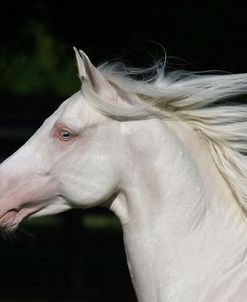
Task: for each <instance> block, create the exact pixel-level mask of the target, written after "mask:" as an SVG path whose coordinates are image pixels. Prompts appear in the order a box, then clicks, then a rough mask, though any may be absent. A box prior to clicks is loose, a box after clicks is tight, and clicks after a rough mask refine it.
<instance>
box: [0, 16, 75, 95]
mask: <svg viewBox="0 0 247 302" xmlns="http://www.w3.org/2000/svg"><path fill="white" fill-rule="evenodd" d="M19 41H20V42H19V43H27V41H30V45H32V47H26V48H23V49H25V50H22V51H21V52H19V53H16V52H15V50H14V49H10V48H9V47H7V46H3V47H1V48H0V71H1V81H0V93H5V94H6V93H11V94H14V95H21V96H25V95H37V94H47V93H52V94H55V95H59V96H67V95H70V94H71V93H73V92H75V91H76V90H78V89H79V80H78V78H77V70H76V63H75V60H74V57H73V50H72V49H68V47H66V45H64V44H62V43H61V41H56V39H54V37H53V36H52V35H51V34H50V33H48V31H47V30H46V29H45V28H44V26H42V25H40V24H38V23H37V22H29V24H28V26H27V27H25V28H23V30H22V31H21V33H20V37H19Z"/></svg>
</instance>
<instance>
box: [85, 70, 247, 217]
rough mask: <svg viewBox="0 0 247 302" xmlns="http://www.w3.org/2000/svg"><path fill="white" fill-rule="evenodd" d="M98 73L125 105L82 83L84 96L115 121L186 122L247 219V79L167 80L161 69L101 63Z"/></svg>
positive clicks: (174, 76) (183, 76) (179, 75)
mask: <svg viewBox="0 0 247 302" xmlns="http://www.w3.org/2000/svg"><path fill="white" fill-rule="evenodd" d="M99 69H100V71H101V72H102V73H103V74H104V76H105V78H106V79H107V80H108V81H109V82H110V83H111V84H112V86H114V88H115V89H117V91H118V93H119V94H120V96H121V95H122V96H123V99H124V100H125V101H126V105H125V106H124V107H123V106H120V105H117V104H115V105H114V104H112V103H109V102H107V100H103V99H102V98H101V97H100V96H99V95H98V94H96V93H95V92H93V91H92V90H91V89H89V87H87V86H86V83H84V84H83V87H82V90H83V93H84V94H87V99H88V100H89V101H90V103H92V105H93V106H95V107H96V109H97V110H98V111H100V112H101V113H103V114H104V115H107V116H110V117H112V118H114V119H118V120H130V119H145V118H146V119H148V118H153V117H154V116H158V117H159V118H164V119H167V118H169V119H179V120H182V121H185V122H186V123H187V124H189V125H190V126H191V128H193V129H194V130H196V131H197V132H198V134H199V135H200V136H201V137H202V138H203V139H204V140H205V141H206V142H207V143H208V145H209V147H210V150H211V154H212V157H213V160H214V162H215V164H216V166H217V168H218V169H219V171H220V173H221V174H222V175H223V177H224V178H225V180H226V182H227V183H228V184H229V186H230V188H231V190H232V192H233V194H234V196H235V198H236V201H237V202H238V204H239V205H240V207H241V209H242V210H243V213H245V214H247V156H245V155H246V154H247V74H224V75H215V74H213V75H212V74H211V75H209V74H206V73H205V74H200V75H199V74H195V73H188V72H183V71H178V72H172V73H170V74H167V75H165V72H164V64H163V65H160V64H157V65H155V66H154V67H152V68H150V69H133V68H127V67H125V66H123V65H122V64H104V65H102V66H100V67H99ZM150 74H151V76H150ZM148 75H149V76H148Z"/></svg>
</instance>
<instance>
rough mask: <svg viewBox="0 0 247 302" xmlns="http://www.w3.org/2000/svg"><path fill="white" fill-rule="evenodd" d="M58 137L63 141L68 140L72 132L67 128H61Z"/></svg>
mask: <svg viewBox="0 0 247 302" xmlns="http://www.w3.org/2000/svg"><path fill="white" fill-rule="evenodd" d="M59 137H60V138H61V139H62V140H64V141H69V140H71V139H72V134H71V133H70V132H69V131H67V130H62V131H60V133H59Z"/></svg>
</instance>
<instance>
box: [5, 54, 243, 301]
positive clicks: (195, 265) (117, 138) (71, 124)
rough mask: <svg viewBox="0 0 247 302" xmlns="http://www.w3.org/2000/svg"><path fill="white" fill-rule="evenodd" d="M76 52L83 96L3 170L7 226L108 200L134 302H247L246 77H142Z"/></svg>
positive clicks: (44, 127)
mask: <svg viewBox="0 0 247 302" xmlns="http://www.w3.org/2000/svg"><path fill="white" fill-rule="evenodd" d="M75 52H76V58H77V64H78V68H79V75H80V78H81V81H82V89H81V91H80V92H77V93H76V94H74V95H73V96H72V97H70V98H69V99H68V100H66V101H65V102H64V103H63V104H62V105H61V106H60V107H59V108H58V110H57V111H56V112H55V113H54V114H53V115H51V116H50V117H49V118H48V119H47V120H46V121H45V122H44V124H43V125H42V126H41V128H40V129H39V130H38V131H37V132H36V133H35V134H34V136H33V137H32V138H31V139H30V140H29V141H28V142H27V143H26V144H25V145H24V146H23V147H22V148H20V150H18V151H17V152H16V153H15V154H14V155H12V156H11V157H10V158H8V159H7V160H6V161H4V162H3V163H2V164H1V166H0V225H1V227H2V228H3V229H6V230H7V231H11V230H12V229H14V228H16V227H17V226H18V224H19V223H20V221H21V220H22V219H23V218H24V217H35V216H41V215H48V214H53V213H59V212H62V211H65V210H68V209H70V208H86V207H93V206H97V205H104V206H106V207H109V208H110V209H111V210H112V211H113V212H114V213H115V214H116V215H117V216H118V217H119V219H120V221H121V224H122V227H123V234H124V242H125V249H126V255H127V260H128V265H129V270H130V274H131V278H132V281H133V285H134V288H135V291H136V294H137V297H138V300H139V301H141V302H158V301H159V302H168V301H169V302H175V301H176V302H216V301H217V302H230V301H231V302H246V301H247V221H246V220H247V219H246V213H247V159H246V156H245V155H244V154H245V153H246V152H247V103H246V102H245V103H244V101H242V103H241V102H239V96H240V95H242V96H243V95H246V94H247V75H246V74H238V75H231V74H230V75H206V74H204V75H195V74H190V75H188V74H185V73H181V72H180V73H171V74H168V75H166V76H164V70H163V67H161V68H160V67H159V66H156V67H155V68H154V69H153V71H154V70H156V74H155V75H154V76H153V77H149V78H146V79H143V74H142V72H143V73H144V74H145V71H141V70H136V69H127V68H126V67H123V66H122V65H116V64H115V65H114V64H104V65H102V66H100V67H99V68H98V69H97V68H95V67H94V66H93V65H92V63H91V62H90V60H89V59H88V57H87V56H86V55H85V54H84V53H83V52H82V51H80V52H78V51H77V50H76V49H75ZM133 74H134V75H135V76H136V75H137V76H138V75H139V76H141V77H142V80H138V79H137V78H138V77H135V79H133V77H130V75H133ZM227 98H230V99H231V103H229V102H226V101H225V100H226V99H227ZM241 98H243V97H241Z"/></svg>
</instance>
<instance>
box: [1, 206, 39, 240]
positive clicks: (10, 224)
mask: <svg viewBox="0 0 247 302" xmlns="http://www.w3.org/2000/svg"><path fill="white" fill-rule="evenodd" d="M39 210H40V208H36V207H33V208H22V209H20V210H18V209H11V210H9V211H7V212H6V213H5V214H4V215H2V217H1V218H0V233H1V234H4V233H5V234H6V233H12V232H13V231H15V230H16V229H17V228H18V226H19V224H20V223H21V221H22V220H23V219H26V218H27V217H29V216H31V215H32V214H34V213H36V212H38V211H39Z"/></svg>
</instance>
